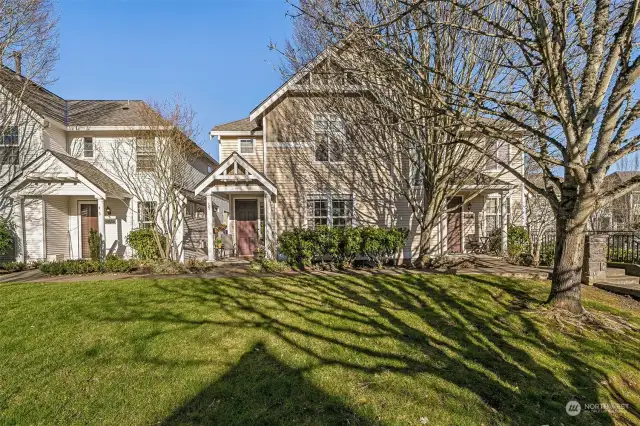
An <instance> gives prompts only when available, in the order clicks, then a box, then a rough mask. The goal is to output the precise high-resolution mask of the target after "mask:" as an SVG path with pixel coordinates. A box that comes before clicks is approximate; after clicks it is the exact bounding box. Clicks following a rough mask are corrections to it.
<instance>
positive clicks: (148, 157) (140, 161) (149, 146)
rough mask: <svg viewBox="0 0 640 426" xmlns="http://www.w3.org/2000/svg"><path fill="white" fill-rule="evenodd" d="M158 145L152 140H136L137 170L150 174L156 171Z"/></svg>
mask: <svg viewBox="0 0 640 426" xmlns="http://www.w3.org/2000/svg"><path fill="white" fill-rule="evenodd" d="M155 158H156V144H155V141H154V139H152V138H138V139H136V170H137V171H139V172H150V171H153V169H154V163H155Z"/></svg>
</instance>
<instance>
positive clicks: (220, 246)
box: [216, 238, 222, 249]
mask: <svg viewBox="0 0 640 426" xmlns="http://www.w3.org/2000/svg"><path fill="white" fill-rule="evenodd" d="M216 247H218V248H219V249H221V248H222V238H216Z"/></svg>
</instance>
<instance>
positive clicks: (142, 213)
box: [138, 201, 158, 228]
mask: <svg viewBox="0 0 640 426" xmlns="http://www.w3.org/2000/svg"><path fill="white" fill-rule="evenodd" d="M157 206H158V204H157V203H156V202H155V201H142V202H139V203H138V226H139V227H140V228H154V224H155V221H156V209H157Z"/></svg>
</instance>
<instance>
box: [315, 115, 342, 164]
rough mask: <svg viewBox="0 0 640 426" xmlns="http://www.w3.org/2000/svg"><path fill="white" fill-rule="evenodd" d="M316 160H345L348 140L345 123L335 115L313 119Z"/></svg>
mask: <svg viewBox="0 0 640 426" xmlns="http://www.w3.org/2000/svg"><path fill="white" fill-rule="evenodd" d="M313 132H314V141H315V159H316V161H322V162H340V161H343V160H344V142H345V140H346V134H345V126H344V121H343V120H342V119H341V118H340V117H338V116H337V115H335V114H328V115H316V116H315V117H314V119H313Z"/></svg>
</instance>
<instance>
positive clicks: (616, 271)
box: [607, 268, 625, 277]
mask: <svg viewBox="0 0 640 426" xmlns="http://www.w3.org/2000/svg"><path fill="white" fill-rule="evenodd" d="M624 274H625V269H624V268H607V277H619V276H621V275H624Z"/></svg>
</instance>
